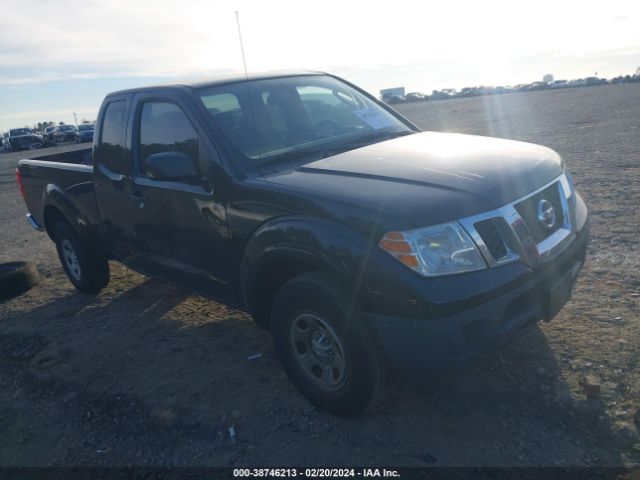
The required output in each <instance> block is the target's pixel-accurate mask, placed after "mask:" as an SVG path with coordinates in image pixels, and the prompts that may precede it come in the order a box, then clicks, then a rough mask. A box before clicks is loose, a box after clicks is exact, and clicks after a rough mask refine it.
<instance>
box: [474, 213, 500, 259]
mask: <svg viewBox="0 0 640 480" xmlns="http://www.w3.org/2000/svg"><path fill="white" fill-rule="evenodd" d="M497 220H498V219H493V218H492V219H489V220H483V221H481V222H478V223H475V224H474V225H473V226H474V227H475V229H476V231H477V232H478V234H479V235H480V237H481V238H482V241H483V242H484V244H485V245H486V246H487V249H488V250H489V253H491V256H492V257H493V258H494V259H495V260H496V261H497V260H500V259H502V258H504V257H505V256H506V255H507V247H506V246H505V244H504V241H503V240H502V237H501V236H500V232H499V231H498V228H497V225H496V223H495V222H496V221H497Z"/></svg>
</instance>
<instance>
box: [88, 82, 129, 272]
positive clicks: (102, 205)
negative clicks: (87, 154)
mask: <svg viewBox="0 0 640 480" xmlns="http://www.w3.org/2000/svg"><path fill="white" fill-rule="evenodd" d="M131 96H132V95H131V94H122V95H110V96H108V97H107V98H106V99H105V100H104V102H103V104H102V107H101V109H100V115H99V117H98V122H97V124H96V139H95V142H94V150H93V159H94V160H93V161H94V169H93V176H94V178H93V181H94V186H95V194H96V202H97V205H98V215H99V218H100V224H101V229H102V231H103V235H104V239H105V243H106V244H107V245H108V246H109V250H111V252H112V254H113V255H114V256H115V257H116V258H118V259H119V260H121V261H122V262H123V263H125V264H129V265H131V266H133V267H135V265H136V263H137V259H138V257H139V253H140V252H139V249H138V246H137V242H136V238H135V232H134V229H133V224H132V222H131V202H130V198H129V195H130V193H131V172H132V156H131V148H130V146H129V145H130V143H131V140H130V138H129V135H128V131H129V128H128V127H129V117H130V115H129V110H130V108H131Z"/></svg>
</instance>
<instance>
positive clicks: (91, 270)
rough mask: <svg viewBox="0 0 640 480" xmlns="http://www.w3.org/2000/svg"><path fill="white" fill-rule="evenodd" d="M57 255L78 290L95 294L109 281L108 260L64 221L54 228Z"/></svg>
mask: <svg viewBox="0 0 640 480" xmlns="http://www.w3.org/2000/svg"><path fill="white" fill-rule="evenodd" d="M54 238H55V242H56V248H57V250H58V257H59V258H60V263H61V264H62V268H64V271H65V273H66V274H67V277H69V280H70V281H71V283H72V284H73V286H74V287H76V288H77V289H78V290H79V291H80V292H82V293H91V294H95V293H98V292H99V291H100V290H102V289H103V288H104V287H106V286H107V284H108V283H109V262H107V259H106V258H105V257H103V256H101V255H98V254H97V253H96V252H95V251H94V250H93V249H91V248H90V247H89V246H87V245H86V244H85V243H84V242H83V241H82V240H81V239H80V237H79V236H78V234H77V233H76V232H75V231H74V230H73V228H71V226H70V225H69V224H68V223H67V222H66V221H61V222H60V223H58V225H57V226H56V229H55V237H54Z"/></svg>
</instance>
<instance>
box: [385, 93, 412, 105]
mask: <svg viewBox="0 0 640 480" xmlns="http://www.w3.org/2000/svg"><path fill="white" fill-rule="evenodd" d="M406 102H407V99H406V98H405V97H403V96H402V95H391V96H390V97H389V99H388V100H387V103H388V104H389V105H396V104H398V103H406Z"/></svg>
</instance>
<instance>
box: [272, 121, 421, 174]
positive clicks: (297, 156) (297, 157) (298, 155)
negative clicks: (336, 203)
mask: <svg viewBox="0 0 640 480" xmlns="http://www.w3.org/2000/svg"><path fill="white" fill-rule="evenodd" d="M412 133H416V132H414V131H412V130H405V131H402V132H389V131H385V132H371V133H368V134H365V135H359V136H358V137H356V138H354V139H353V140H352V141H348V142H344V143H341V144H339V145H334V146H326V145H318V146H317V147H316V148H309V149H305V150H292V151H290V152H286V153H282V154H280V155H277V156H276V157H275V158H274V159H273V160H270V161H269V162H265V164H264V165H266V166H268V165H273V164H278V163H286V162H290V161H305V162H308V161H315V160H320V159H322V158H327V157H331V156H333V155H338V154H339V153H343V152H346V151H349V150H353V149H355V148H359V147H361V146H366V145H371V144H372V143H377V142H378V141H383V140H390V139H392V138H398V137H404V136H405V135H410V134H412Z"/></svg>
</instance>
